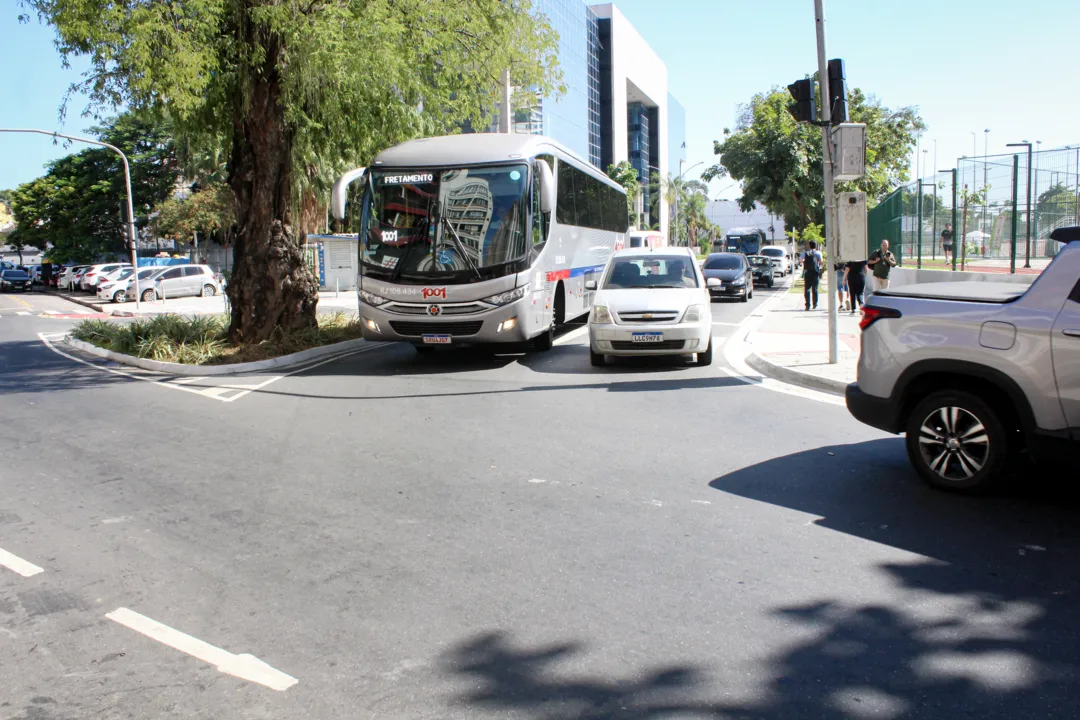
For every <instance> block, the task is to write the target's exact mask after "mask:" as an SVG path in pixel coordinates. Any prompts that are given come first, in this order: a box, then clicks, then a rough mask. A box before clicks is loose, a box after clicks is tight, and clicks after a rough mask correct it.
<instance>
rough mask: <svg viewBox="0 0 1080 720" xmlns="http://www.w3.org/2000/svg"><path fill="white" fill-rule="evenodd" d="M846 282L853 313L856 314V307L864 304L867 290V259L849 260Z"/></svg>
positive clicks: (845, 267) (846, 267)
mask: <svg viewBox="0 0 1080 720" xmlns="http://www.w3.org/2000/svg"><path fill="white" fill-rule="evenodd" d="M844 282H845V283H846V284H847V287H848V297H850V298H851V314H852V315H854V314H855V309H856V307H857V306H859V305H862V304H863V293H864V292H866V261H865V260H858V261H854V262H849V263H848V264H847V265H846V266H844Z"/></svg>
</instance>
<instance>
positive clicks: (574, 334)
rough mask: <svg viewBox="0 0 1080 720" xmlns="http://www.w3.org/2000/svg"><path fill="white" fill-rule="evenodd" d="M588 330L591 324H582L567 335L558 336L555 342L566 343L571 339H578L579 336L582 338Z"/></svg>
mask: <svg viewBox="0 0 1080 720" xmlns="http://www.w3.org/2000/svg"><path fill="white" fill-rule="evenodd" d="M587 332H589V326H588V325H582V326H581V327H579V328H578V329H576V330H571V331H570V332H568V333H566V334H565V335H563V336H561V337H559V338H556V340H555V342H554V344H555V345H564V344H566V343H568V342H570V341H571V340H577V339H578V338H580V337H581V336H582V335H584V334H586V333H587Z"/></svg>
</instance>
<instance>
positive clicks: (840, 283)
mask: <svg viewBox="0 0 1080 720" xmlns="http://www.w3.org/2000/svg"><path fill="white" fill-rule="evenodd" d="M835 268H836V299H837V301H838V302H839V303H840V304H839V305H838V307H839V308H840V309H841V310H847V309H848V307H847V301H846V297H845V296H846V295H847V292H848V284H847V272H845V271H846V266H845V265H844V263H842V262H838V263H836V265H835Z"/></svg>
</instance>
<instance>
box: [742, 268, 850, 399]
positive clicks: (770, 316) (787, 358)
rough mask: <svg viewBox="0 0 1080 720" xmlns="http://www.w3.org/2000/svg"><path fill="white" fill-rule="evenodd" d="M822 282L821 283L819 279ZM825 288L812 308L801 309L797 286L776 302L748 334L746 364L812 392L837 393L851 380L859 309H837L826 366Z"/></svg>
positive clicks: (800, 293)
mask: <svg viewBox="0 0 1080 720" xmlns="http://www.w3.org/2000/svg"><path fill="white" fill-rule="evenodd" d="M822 285H824V283H822ZM827 293H828V290H827V289H824V288H823V289H822V290H821V293H820V298H819V301H818V309H817V310H811V311H809V312H807V311H805V310H804V309H803V296H802V292H801V288H799V289H798V290H796V289H793V290H792V291H791V292H789V293H787V294H786V295H784V296H783V298H782V299H780V300H777V301H776V304H775V305H773V306H772V308H771V310H770V311H769V312H768V313H767V314H766V316H765V318H764V320H763V321H762V323H761V325H760V326H759V327H758V328H757V329H756V330H755V331H753V332H752V333H751V334H750V337H749V338H748V341H749V343H750V345H751V347H752V348H753V350H752V352H751V354H750V355H749V356H748V357H747V358H746V363H747V364H748V365H749V366H750V367H752V368H753V369H754V370H756V371H758V372H760V373H761V374H762V375H765V376H767V377H772V378H774V379H776V380H780V381H782V382H787V383H791V384H793V385H801V386H803V387H808V388H811V389H813V390H823V391H825V392H831V393H843V392H844V388H846V387H847V385H848V383H852V382H855V375H856V368H857V366H858V363H859V351H860V343H861V337H860V330H859V320H860V319H861V318H862V313H859V312H856V313H855V314H854V315H852V314H851V313H850V312H845V311H843V310H841V311H840V313H839V318H838V328H837V329H838V334H839V348H838V349H839V358H838V359H839V362H837V363H836V364H829V311H828V303H829V300H828V297H829V296H828V294H827Z"/></svg>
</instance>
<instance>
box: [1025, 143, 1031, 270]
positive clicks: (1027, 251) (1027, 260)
mask: <svg viewBox="0 0 1080 720" xmlns="http://www.w3.org/2000/svg"><path fill="white" fill-rule="evenodd" d="M1024 267H1026V268H1029V267H1031V143H1028V158H1027V247H1026V249H1025V250H1024Z"/></svg>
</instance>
